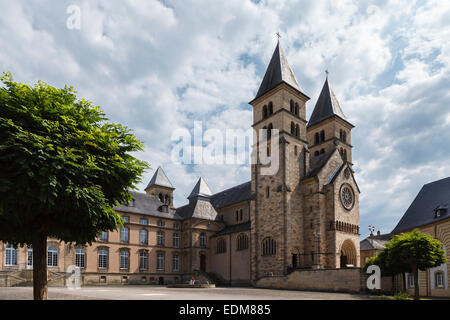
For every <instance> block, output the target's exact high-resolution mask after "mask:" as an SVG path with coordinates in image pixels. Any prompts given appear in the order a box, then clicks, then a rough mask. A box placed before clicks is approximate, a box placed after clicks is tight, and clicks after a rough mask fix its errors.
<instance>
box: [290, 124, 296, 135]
mask: <svg viewBox="0 0 450 320" xmlns="http://www.w3.org/2000/svg"><path fill="white" fill-rule="evenodd" d="M291 134H292V135H295V123H294V122H291Z"/></svg>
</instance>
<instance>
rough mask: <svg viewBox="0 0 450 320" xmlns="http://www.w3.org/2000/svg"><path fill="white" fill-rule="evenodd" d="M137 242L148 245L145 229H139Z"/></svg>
mask: <svg viewBox="0 0 450 320" xmlns="http://www.w3.org/2000/svg"><path fill="white" fill-rule="evenodd" d="M139 242H140V243H141V244H148V231H147V230H145V229H141V231H139Z"/></svg>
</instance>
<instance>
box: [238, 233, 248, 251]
mask: <svg viewBox="0 0 450 320" xmlns="http://www.w3.org/2000/svg"><path fill="white" fill-rule="evenodd" d="M246 249H248V236H247V235H246V234H244V233H241V234H240V235H239V236H238V237H237V250H246Z"/></svg>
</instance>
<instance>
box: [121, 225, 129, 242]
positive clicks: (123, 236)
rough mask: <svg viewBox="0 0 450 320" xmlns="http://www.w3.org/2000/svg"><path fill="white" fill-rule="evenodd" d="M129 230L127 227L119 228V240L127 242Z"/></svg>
mask: <svg viewBox="0 0 450 320" xmlns="http://www.w3.org/2000/svg"><path fill="white" fill-rule="evenodd" d="M128 235H129V230H128V228H125V227H124V228H120V241H122V242H128Z"/></svg>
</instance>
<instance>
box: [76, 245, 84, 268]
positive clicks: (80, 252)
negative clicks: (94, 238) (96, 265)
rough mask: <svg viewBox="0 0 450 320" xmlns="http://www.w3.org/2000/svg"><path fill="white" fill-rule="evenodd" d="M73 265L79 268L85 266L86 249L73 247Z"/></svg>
mask: <svg viewBox="0 0 450 320" xmlns="http://www.w3.org/2000/svg"><path fill="white" fill-rule="evenodd" d="M75 265H76V266H77V267H79V268H85V267H86V250H84V249H81V248H77V249H75Z"/></svg>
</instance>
